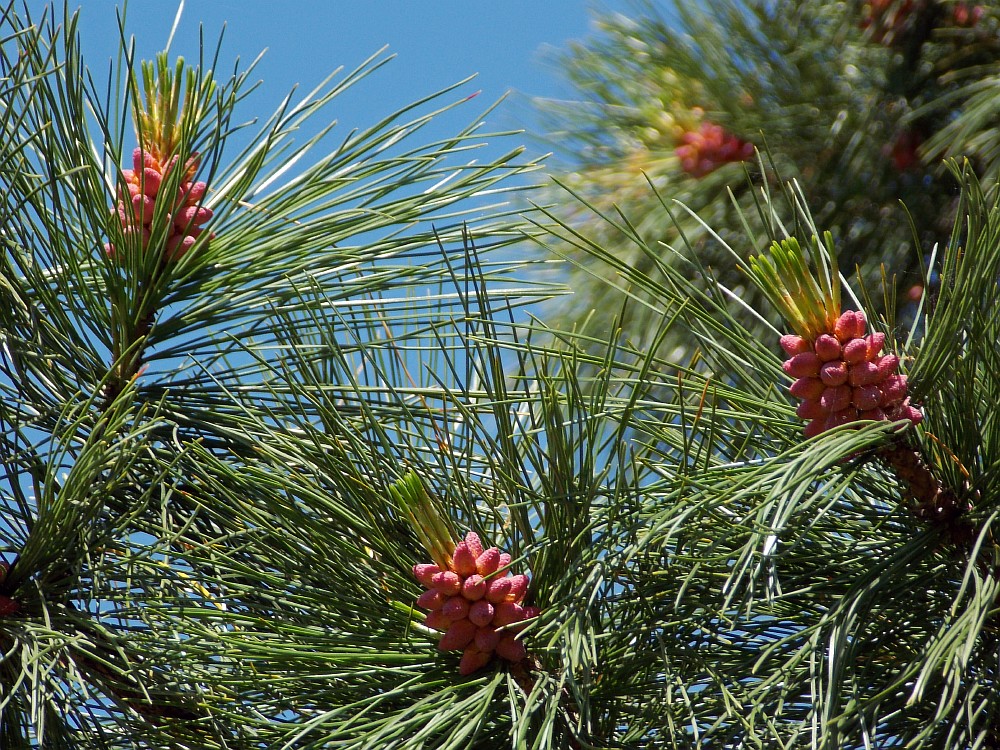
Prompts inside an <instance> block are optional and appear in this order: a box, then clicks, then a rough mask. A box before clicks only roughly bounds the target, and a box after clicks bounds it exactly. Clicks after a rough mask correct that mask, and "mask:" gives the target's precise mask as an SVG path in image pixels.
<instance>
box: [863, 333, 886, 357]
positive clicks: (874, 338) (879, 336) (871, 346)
mask: <svg viewBox="0 0 1000 750" xmlns="http://www.w3.org/2000/svg"><path fill="white" fill-rule="evenodd" d="M865 340H866V341H867V342H868V360H869V361H872V360H874V359H875V357H876V356H877V355H878V353H879V352H880V351H882V347H883V346H885V334H884V333H882V331H875V332H874V333H873V334H871V335H870V336H868V337H866V339H865Z"/></svg>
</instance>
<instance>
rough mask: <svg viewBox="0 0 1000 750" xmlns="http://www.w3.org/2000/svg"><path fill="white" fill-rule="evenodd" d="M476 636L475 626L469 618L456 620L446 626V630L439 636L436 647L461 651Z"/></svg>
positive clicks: (443, 649) (442, 649)
mask: <svg viewBox="0 0 1000 750" xmlns="http://www.w3.org/2000/svg"><path fill="white" fill-rule="evenodd" d="M475 637H476V626H475V625H473V624H472V623H471V622H470V621H469V620H467V619H462V620H456V621H455V622H453V623H452V624H451V627H450V628H448V632H447V633H445V634H444V635H443V636H441V640H440V641H438V648H439V649H440V650H441V651H461V650H462V649H463V648H465V647H466V646H468V645H469V644H470V643H472V639H473V638H475Z"/></svg>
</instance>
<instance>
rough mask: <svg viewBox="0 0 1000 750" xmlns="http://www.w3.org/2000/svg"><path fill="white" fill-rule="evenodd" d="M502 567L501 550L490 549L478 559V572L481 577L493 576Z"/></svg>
mask: <svg viewBox="0 0 1000 750" xmlns="http://www.w3.org/2000/svg"><path fill="white" fill-rule="evenodd" d="M499 567H500V550H498V549H497V548H496V547H490V548H489V549H488V550H485V551H484V552H483V553H482V554H481V555H480V556H479V557H477V558H476V572H477V573H479V575H481V576H489V575H493V574H494V573H496V572H497V568H499Z"/></svg>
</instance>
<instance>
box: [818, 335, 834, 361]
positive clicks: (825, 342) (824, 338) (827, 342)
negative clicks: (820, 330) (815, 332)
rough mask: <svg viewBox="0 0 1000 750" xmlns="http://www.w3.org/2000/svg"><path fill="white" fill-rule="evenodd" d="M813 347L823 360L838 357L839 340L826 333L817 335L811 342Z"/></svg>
mask: <svg viewBox="0 0 1000 750" xmlns="http://www.w3.org/2000/svg"><path fill="white" fill-rule="evenodd" d="M813 348H814V349H815V350H816V354H817V355H819V358H820V359H821V360H823V361H824V362H829V361H831V360H834V359H840V342H839V341H837V339H835V338H834V337H833V336H831V335H830V334H828V333H824V334H821V335H820V336H818V337H817V338H816V341H815V342H814V343H813Z"/></svg>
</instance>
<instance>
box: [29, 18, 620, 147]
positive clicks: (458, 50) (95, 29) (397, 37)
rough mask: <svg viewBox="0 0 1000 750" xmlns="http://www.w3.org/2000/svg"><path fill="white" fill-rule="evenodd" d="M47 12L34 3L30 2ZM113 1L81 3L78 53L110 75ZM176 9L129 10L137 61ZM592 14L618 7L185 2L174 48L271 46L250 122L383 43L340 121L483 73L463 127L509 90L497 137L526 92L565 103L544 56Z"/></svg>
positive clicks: (243, 53) (248, 52)
mask: <svg viewBox="0 0 1000 750" xmlns="http://www.w3.org/2000/svg"><path fill="white" fill-rule="evenodd" d="M43 5H44V3H42V2H40V1H39V0H29V6H30V7H33V8H41V7H42V6H43ZM116 6H117V3H115V2H113V0H90V1H89V2H87V1H85V2H83V3H81V5H80V8H81V11H82V15H81V35H82V43H83V51H84V55H85V58H86V60H87V61H88V63H89V65H90V66H91V67H92V68H93V69H96V70H102V69H106V67H105V66H106V63H107V61H108V59H109V58H110V57H111V56H113V55H114V54H115V51H116V45H117V40H118V21H117V18H116ZM177 7H178V3H177V1H176V0H156V1H155V2H154V1H153V0H133V1H132V2H131V3H129V5H128V9H127V32H128V33H130V34H134V35H135V37H136V42H137V49H138V52H139V55H140V56H141V57H147V58H148V57H151V56H152V55H153V54H154V53H155V52H157V51H158V50H160V49H162V48H163V47H164V45H165V44H166V42H167V39H168V37H169V34H170V30H171V27H172V25H173V21H174V17H175V14H176V11H177ZM597 7H601V8H608V7H614V3H613V2H610V3H609V2H607V0H606V1H605V2H604V3H602V4H601V5H600V6H596V5H595V4H594V3H593V2H588V1H587V0H542V1H539V0H515V1H508V2H500V3H477V2H468V1H466V2H457V1H455V0H370V1H369V2H364V3H347V2H342V1H341V0H297V1H292V2H277V1H276V0H186V1H185V2H184V8H183V14H182V16H181V24H180V26H179V27H178V29H177V31H176V33H175V36H174V41H173V44H172V48H171V50H172V51H173V52H176V53H179V54H183V55H185V56H186V57H189V58H191V57H195V56H196V54H197V49H198V35H199V24H201V25H202V26H203V28H204V32H205V38H206V41H207V43H208V44H207V46H209V47H213V48H214V45H215V42H216V41H217V39H218V36H219V33H220V32H221V31H223V29H225V33H224V38H223V45H222V58H221V59H222V60H223V61H224V62H225V63H226V64H227V65H231V64H232V61H233V60H234V59H235V58H236V57H240V58H241V59H242V60H243V61H244V62H245V63H249V62H250V61H252V60H253V59H254V58H255V57H257V55H258V54H259V53H260V52H261V51H262V50H264V49H265V48H266V49H267V52H266V54H265V56H264V57H263V59H262V60H261V62H260V63H259V65H258V66H257V68H256V69H255V71H256V75H254V78H255V79H258V78H259V79H261V80H262V81H263V85H262V86H261V88H260V89H259V91H258V92H257V93H256V94H255V95H254V96H253V97H252V98H251V99H250V100H249V101H248V102H247V103H246V104H245V105H244V107H245V109H246V111H245V113H244V114H245V116H247V117H251V116H266V115H268V114H270V113H271V112H272V111H273V110H274V109H275V108H276V107H277V105H278V104H279V102H280V101H281V99H282V98H283V97H284V95H285V94H287V92H288V91H289V90H290V89H291V88H292V87H293V86H295V85H299V86H300V87H301V88H302V89H304V90H306V91H308V90H309V89H311V88H312V86H313V85H315V84H316V83H318V82H319V81H320V80H322V79H323V78H324V77H325V76H326V75H327V74H328V73H329V72H331V71H332V70H334V69H335V68H337V67H339V66H344V67H345V68H346V69H351V68H353V67H355V66H356V65H358V64H359V63H361V62H362V61H363V60H365V59H366V58H367V57H369V56H370V55H372V54H373V53H375V52H376V51H378V50H379V49H380V48H382V47H383V46H386V45H387V46H388V48H389V49H388V51H389V52H390V53H393V54H395V55H396V56H397V57H396V59H395V60H393V61H392V62H391V63H390V64H389V65H388V66H386V67H384V68H383V69H382V70H381V71H379V72H378V73H377V74H376V76H375V77H374V78H370V79H368V80H366V81H364V82H362V83H361V85H360V86H359V87H357V88H356V89H355V90H354V91H351V92H350V94H349V95H348V96H344V97H343V98H342V99H341V100H340V101H339V102H338V105H337V108H338V109H337V119H338V122H339V123H340V124H341V125H343V126H345V127H348V128H352V127H362V126H365V125H368V124H371V123H372V122H374V121H375V120H376V119H377V118H378V117H379V116H382V115H385V114H388V113H390V112H392V111H394V110H396V109H398V108H400V107H401V106H402V105H404V104H407V103H409V102H410V101H412V100H414V99H416V98H418V97H421V96H424V95H427V94H430V93H432V92H434V91H437V90H439V89H441V88H443V87H445V86H448V85H450V84H452V83H455V82H456V81H458V80H461V79H463V78H465V77H467V76H469V75H471V74H477V78H476V79H475V80H474V81H473V82H471V83H470V84H467V85H466V86H465V87H464V88H463V89H462V91H463V92H464V93H472V92H474V91H477V90H479V91H481V93H480V95H479V96H478V97H477V100H476V104H475V107H474V108H473V109H469V110H467V112H465V113H463V115H462V117H463V118H464V119H463V124H464V123H465V122H468V121H470V120H471V119H473V118H474V117H475V116H476V115H477V114H478V113H479V112H481V111H483V110H485V109H486V108H487V107H488V106H489V105H490V104H491V103H493V102H494V101H496V100H497V99H499V98H500V97H502V96H503V95H504V94H505V93H506V92H514V95H513V96H512V97H510V98H509V99H508V100H507V101H505V102H504V103H503V104H502V105H501V106H500V107H499V108H498V110H496V111H495V112H494V113H492V114H491V115H490V118H489V120H488V125H489V126H490V129H494V130H495V129H511V128H522V127H525V126H530V124H531V123H530V119H529V118H530V115H531V108H530V107H529V106H528V105H527V102H526V98H527V97H530V96H544V97H558V96H562V95H565V94H566V93H567V91H568V90H567V88H566V86H565V85H564V83H563V81H562V79H561V76H560V74H559V73H558V71H557V69H556V68H555V67H554V66H553V64H552V63H551V60H550V59H549V60H547V59H546V56H547V53H546V49H551V48H564V47H565V45H566V43H567V42H568V41H569V40H572V39H580V38H583V37H585V36H586V35H587V34H588V33H589V32H590V31H591V29H592V20H593V12H592V11H593V10H594V9H595V8H597ZM226 70H227V72H228V71H231V68H227V69H226ZM443 127H444V124H443ZM448 127H449V130H454V129H455V126H454V125H451V126H448ZM443 134H444V133H442V135H443ZM525 140H526V139H525V138H520V142H524V141H525ZM510 145H511V144H510V143H505V144H504V146H506V147H509V146H510Z"/></svg>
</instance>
